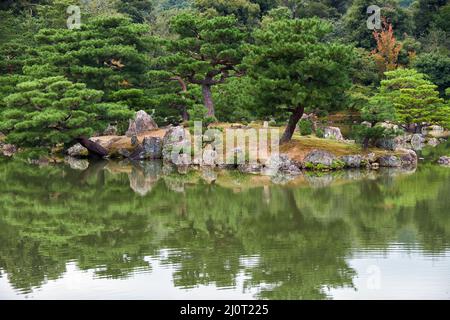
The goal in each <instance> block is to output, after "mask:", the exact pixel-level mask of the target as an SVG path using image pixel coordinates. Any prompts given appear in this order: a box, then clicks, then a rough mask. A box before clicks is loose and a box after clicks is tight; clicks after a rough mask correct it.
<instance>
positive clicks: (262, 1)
mask: <svg viewBox="0 0 450 320" xmlns="http://www.w3.org/2000/svg"><path fill="white" fill-rule="evenodd" d="M69 4H73V1H70V0H39V1H38V0H22V1H6V2H5V1H3V2H2V3H1V5H0V54H1V56H2V59H1V61H0V113H1V112H3V111H4V110H6V108H9V107H7V103H6V100H5V99H6V97H8V96H10V95H11V94H15V93H19V94H21V93H22V91H21V89H20V88H19V87H18V86H17V85H18V84H19V83H22V82H27V81H40V80H41V79H43V78H48V77H55V76H63V77H65V78H66V79H67V80H68V81H70V82H72V84H74V85H76V84H77V83H81V84H83V85H84V86H85V87H86V89H93V90H99V91H102V92H103V95H102V98H101V102H102V103H107V104H110V105H113V106H114V105H117V104H118V105H122V106H127V108H128V109H130V110H138V109H143V110H145V111H147V112H148V113H151V114H152V115H153V117H154V118H155V119H156V121H157V122H158V123H159V124H161V125H166V124H170V123H171V124H179V123H180V122H182V121H187V120H192V119H195V120H206V121H205V122H208V123H210V122H211V121H216V120H218V121H233V122H234V121H243V122H246V121H251V120H262V119H265V120H269V119H274V120H276V122H277V123H278V124H280V125H283V124H285V123H286V122H287V121H288V120H289V119H291V122H290V124H289V125H288V130H287V135H286V136H285V140H286V139H288V138H289V134H288V133H289V132H291V131H292V130H293V129H295V121H294V120H295V118H292V117H291V115H293V114H294V113H295V112H294V111H295V110H296V108H297V107H299V106H300V105H303V107H304V108H305V109H306V110H307V111H308V112H310V111H311V112H319V113H322V114H324V112H328V111H333V110H346V109H347V110H349V109H350V110H351V111H352V112H356V113H358V115H361V116H363V114H364V112H365V110H367V108H371V107H376V106H374V105H373V103H372V102H374V101H382V100H379V99H378V98H379V95H380V94H381V92H382V91H383V90H384V88H383V87H381V88H378V89H377V87H378V86H380V80H382V79H384V77H385V75H384V72H385V71H395V70H397V69H398V68H408V69H416V70H417V71H419V72H420V73H422V74H424V76H423V78H422V80H423V81H428V82H427V83H428V85H431V84H434V85H437V88H438V90H439V93H440V96H441V97H443V98H444V97H445V90H446V89H447V88H448V87H449V82H450V80H449V79H448V77H449V70H450V59H449V56H450V55H449V52H450V51H449V50H450V49H449V48H450V45H449V40H448V39H449V37H448V36H447V34H448V21H449V19H447V18H448V17H449V12H450V11H449V8H450V7H449V5H448V4H447V3H446V2H445V1H441V0H416V1H410V0H404V1H397V0H374V1H368V0H354V1H352V2H351V3H349V2H347V1H340V0H339V1H335V0H320V1H309V0H302V1H300V0H277V1H272V0H232V1H222V0H221V1H211V0H92V1H89V2H80V3H79V5H80V7H81V11H82V19H81V22H82V26H81V29H79V30H68V29H67V26H66V20H67V17H68V14H67V13H66V9H67V6H68V5H69ZM373 4H375V5H378V6H380V7H381V16H382V18H383V19H384V20H385V21H386V26H387V27H386V28H384V30H377V31H376V36H375V37H374V36H373V30H369V29H368V28H367V24H366V21H367V18H368V17H369V14H367V7H368V6H369V5H373ZM305 18H314V19H313V20H304V19H305ZM308 21H309V22H308ZM311 21H315V22H314V23H313V22H311ZM412 22H415V25H414V23H412ZM302 25H303V27H300V26H302ZM338 43H346V44H348V45H349V46H351V47H353V48H352V50H350V49H349V48H350V47H347V49H348V50H347V49H345V48H344V47H343V46H342V45H339V44H338ZM350 51H351V52H352V53H350ZM244 58H245V64H242V61H243V59H244ZM350 60H351V61H350ZM349 65H350V67H349ZM349 84H351V86H349ZM402 89H413V88H402ZM419 89H420V90H419ZM424 89H425V88H424V87H421V86H418V87H414V90H416V93H414V94H412V93H411V94H410V97H412V96H414V97H416V98H417V99H419V96H420V95H421V94H425V95H426V97H427V98H424V99H425V100H426V99H428V97H430V96H433V97H434V94H435V90H434V88H433V89H430V90H431V91H430V90H428V89H427V90H426V91H423V90H424ZM80 90H82V89H80ZM417 90H418V91H417ZM394 91H395V92H397V91H398V90H397V91H396V90H394ZM405 92H406V91H405ZM405 94H406V93H404V94H403V95H404V97H406V96H407V95H406V96H405ZM417 95H419V96H417ZM373 96H376V98H374V99H372V97H373ZM390 98H392V97H391V96H389V99H390ZM447 98H448V97H447ZM424 99H421V100H424ZM433 99H434V98H433ZM419 100H420V99H419ZM425 100H424V101H425ZM371 101H372V102H371ZM414 101H415V100H412V101H409V102H404V103H405V105H407V104H409V103H415V102H414ZM433 101H434V100H433ZM427 104H428V102H427ZM431 104H432V105H434V104H433V103H431ZM438 104H439V107H436V108H434V109H432V110H431V109H430V110H431V111H429V112H430V116H425V117H418V118H417V119H415V120H414V121H419V120H420V121H432V122H433V123H442V124H444V123H447V122H448V121H449V120H448V118H449V115H448V114H446V113H445V112H444V111H445V110H446V109H445V106H448V100H446V101H442V100H439V103H438ZM412 108H413V109H415V108H416V107H414V106H412ZM375 109H376V108H375ZM24 110H26V109H24ZM297 111H301V108H299V109H298V110H297ZM296 115H297V116H296V117H298V116H301V115H300V112H297V113H296ZM206 118H208V119H206ZM419 118H420V119H419ZM5 121H6V120H5ZM398 121H405V118H401V117H400V118H399V119H398ZM1 122H2V120H0V125H2V123H1ZM11 130H13V129H12V128H9V129H8V132H9V131H10V132H12V131H11Z"/></svg>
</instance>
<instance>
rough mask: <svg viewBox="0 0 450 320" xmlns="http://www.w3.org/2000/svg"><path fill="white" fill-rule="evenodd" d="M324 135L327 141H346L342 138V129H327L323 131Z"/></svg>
mask: <svg viewBox="0 0 450 320" xmlns="http://www.w3.org/2000/svg"><path fill="white" fill-rule="evenodd" d="M323 135H324V137H325V139H333V140H338V141H342V140H344V137H343V136H342V133H341V129H339V128H337V127H325V128H324V129H323Z"/></svg>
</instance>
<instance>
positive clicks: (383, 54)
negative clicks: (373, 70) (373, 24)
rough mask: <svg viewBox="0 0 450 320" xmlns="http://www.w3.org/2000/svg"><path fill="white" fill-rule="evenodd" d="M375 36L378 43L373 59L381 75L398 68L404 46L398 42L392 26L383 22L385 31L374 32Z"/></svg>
mask: <svg viewBox="0 0 450 320" xmlns="http://www.w3.org/2000/svg"><path fill="white" fill-rule="evenodd" d="M373 36H374V38H375V40H376V41H377V48H376V49H375V50H373V51H372V55H373V58H374V59H375V62H376V64H377V66H378V70H379V72H380V73H381V74H383V73H384V72H386V71H392V70H395V69H396V68H397V66H398V65H397V60H398V55H399V53H400V50H401V49H402V44H401V43H399V42H397V40H396V39H395V36H394V30H393V29H392V24H390V23H389V24H388V23H387V22H386V21H385V20H384V21H383V29H382V30H381V31H374V32H373Z"/></svg>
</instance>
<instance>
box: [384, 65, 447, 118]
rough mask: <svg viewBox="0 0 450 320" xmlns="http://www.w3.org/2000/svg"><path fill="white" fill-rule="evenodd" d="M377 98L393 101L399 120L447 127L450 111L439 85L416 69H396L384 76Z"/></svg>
mask: <svg viewBox="0 0 450 320" xmlns="http://www.w3.org/2000/svg"><path fill="white" fill-rule="evenodd" d="M385 75H386V80H383V81H382V82H381V87H380V92H379V93H378V94H377V95H376V97H377V98H379V99H383V100H387V101H391V103H393V105H394V107H395V111H396V117H397V121H399V122H400V123H401V124H405V125H406V126H407V127H410V125H412V124H419V125H420V124H421V123H429V124H441V125H444V126H448V124H449V119H450V112H449V111H450V110H449V109H448V106H446V105H445V104H444V101H443V99H441V98H439V92H438V91H437V86H436V85H434V84H433V83H432V82H431V81H429V80H427V78H426V76H425V75H424V74H423V73H419V72H417V71H416V70H414V69H397V70H395V71H389V72H386V73H385Z"/></svg>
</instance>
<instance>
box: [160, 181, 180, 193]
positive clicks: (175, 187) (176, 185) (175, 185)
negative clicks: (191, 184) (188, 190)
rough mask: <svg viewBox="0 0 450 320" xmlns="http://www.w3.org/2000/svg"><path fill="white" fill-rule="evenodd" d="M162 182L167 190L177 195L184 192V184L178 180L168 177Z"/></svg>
mask: <svg viewBox="0 0 450 320" xmlns="http://www.w3.org/2000/svg"><path fill="white" fill-rule="evenodd" d="M164 182H165V183H166V186H167V188H168V189H169V190H171V191H173V192H177V193H183V192H184V182H183V181H180V180H178V179H172V178H169V177H164Z"/></svg>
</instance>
